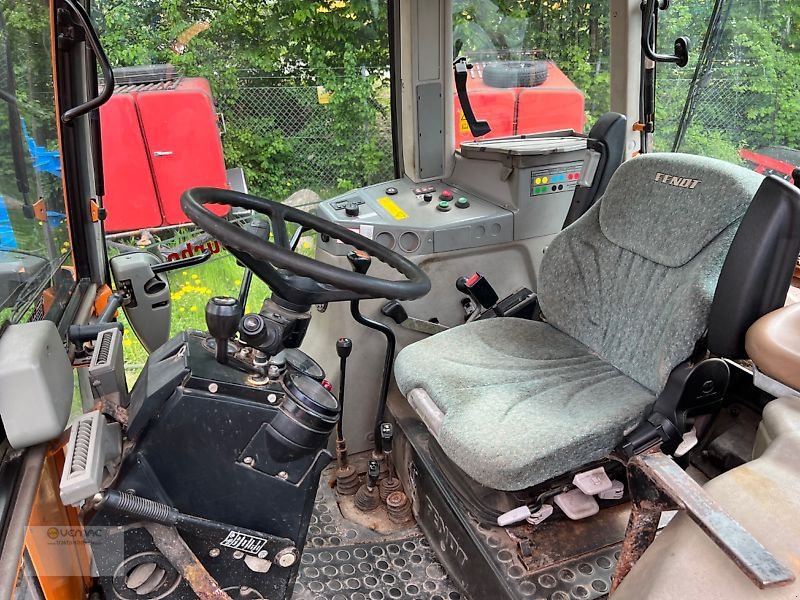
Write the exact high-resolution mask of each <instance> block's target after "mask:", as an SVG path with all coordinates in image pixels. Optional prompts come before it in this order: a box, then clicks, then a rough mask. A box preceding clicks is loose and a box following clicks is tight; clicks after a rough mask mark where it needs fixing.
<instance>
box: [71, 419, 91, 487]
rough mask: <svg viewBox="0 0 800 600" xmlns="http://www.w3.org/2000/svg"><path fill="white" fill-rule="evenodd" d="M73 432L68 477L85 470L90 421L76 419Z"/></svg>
mask: <svg viewBox="0 0 800 600" xmlns="http://www.w3.org/2000/svg"><path fill="white" fill-rule="evenodd" d="M75 432H76V433H75V448H74V450H73V452H72V461H71V462H70V465H69V477H72V476H73V475H75V474H76V473H83V472H84V471H86V463H87V461H88V459H89V446H90V444H91V441H92V421H78V422H77V423H76V424H75Z"/></svg>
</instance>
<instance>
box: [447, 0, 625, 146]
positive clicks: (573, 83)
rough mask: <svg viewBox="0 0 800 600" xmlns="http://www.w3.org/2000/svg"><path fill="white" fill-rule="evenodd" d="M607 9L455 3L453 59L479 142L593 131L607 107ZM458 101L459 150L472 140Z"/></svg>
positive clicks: (497, 0)
mask: <svg viewBox="0 0 800 600" xmlns="http://www.w3.org/2000/svg"><path fill="white" fill-rule="evenodd" d="M609 43H610V38H609V26H608V6H607V4H606V3H603V2H575V1H572V0H566V1H544V2H527V3H520V2H505V1H504V0H455V1H454V2H453V56H454V58H457V57H459V56H464V57H466V58H467V60H468V62H469V63H470V64H472V69H471V71H470V74H469V78H468V80H467V89H468V91H469V93H470V101H471V104H472V107H473V110H474V112H475V115H476V117H477V118H478V119H482V120H486V121H488V122H489V125H490V126H491V128H492V131H491V132H490V133H489V134H488V135H486V136H483V137H482V138H481V139H489V138H498V137H506V136H511V135H520V134H526V133H539V132H542V131H557V130H562V129H573V130H575V131H578V132H582V131H585V130H588V128H589V127H591V125H592V124H593V123H594V121H595V119H596V118H597V117H598V116H600V115H601V114H603V113H604V112H606V111H608V110H609V89H610V88H609V72H608V51H609ZM454 102H455V108H456V110H455V119H456V123H455V131H456V146H458V145H460V144H461V142H464V141H470V140H472V139H474V138H473V137H472V135H471V134H470V130H469V126H468V124H467V121H466V119H465V118H464V114H463V111H462V110H461V106H460V104H459V102H458V99H457V98H456V99H454Z"/></svg>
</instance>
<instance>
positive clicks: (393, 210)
mask: <svg viewBox="0 0 800 600" xmlns="http://www.w3.org/2000/svg"><path fill="white" fill-rule="evenodd" d="M378 204H380V205H381V206H382V207H383V208H384V209H385V210H386V212H388V213H389V214H390V215H392V216H393V217H394V218H395V220H397V221H402V220H403V219H407V218H408V215H407V214H406V213H405V212H404V211H403V209H402V208H400V207H399V206H397V204H395V203H394V202H392V201H391V200H389V198H388V197H386V196H384V197H383V198H378Z"/></svg>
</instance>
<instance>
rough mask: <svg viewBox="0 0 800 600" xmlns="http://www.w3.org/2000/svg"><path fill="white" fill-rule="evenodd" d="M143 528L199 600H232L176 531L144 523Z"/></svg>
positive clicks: (163, 526) (156, 524)
mask: <svg viewBox="0 0 800 600" xmlns="http://www.w3.org/2000/svg"><path fill="white" fill-rule="evenodd" d="M145 528H146V529H147V531H148V532H149V533H150V536H151V537H152V538H153V542H154V543H155V545H156V547H157V548H158V549H159V550H160V551H161V554H163V555H164V556H165V557H166V559H167V560H168V561H169V562H170V563H171V564H172V566H173V567H175V568H176V569H177V570H178V572H179V573H180V574H181V576H182V577H183V578H184V579H185V580H186V581H187V583H188V584H189V587H191V588H192V591H193V592H194V593H195V594H197V597H198V598H199V599H200V600H232V598H231V597H230V596H229V595H228V594H227V593H226V592H225V591H224V590H223V589H222V588H221V587H220V585H219V583H217V580H216V579H214V578H213V577H212V576H211V574H210V573H209V572H208V571H206V568H205V567H204V566H203V564H202V563H201V562H200V561H199V560H198V559H197V556H195V554H194V552H192V550H191V549H190V548H189V546H187V545H186V542H184V541H183V538H182V537H181V536H180V534H179V533H178V530H177V529H175V528H174V527H167V526H165V525H159V524H158V523H146V524H145Z"/></svg>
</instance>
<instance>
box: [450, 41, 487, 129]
mask: <svg viewBox="0 0 800 600" xmlns="http://www.w3.org/2000/svg"><path fill="white" fill-rule="evenodd" d="M470 69H472V65H471V64H469V63H468V62H467V59H466V58H464V57H463V56H460V57H458V58H457V59H456V60H455V62H454V63H453V73H455V77H456V92H457V93H458V102H459V103H460V104H461V110H462V111H463V112H464V119H466V121H467V125H469V131H470V133H472V135H473V136H475V137H481V136H484V135H486V134H487V133H489V132H490V131H491V130H492V128H491V127H490V126H489V123H488V122H487V121H479V120H478V119H477V118H476V117H475V113H474V112H473V111H472V103H471V102H470V101H469V93H468V92H467V76H468V72H469V70H470Z"/></svg>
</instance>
